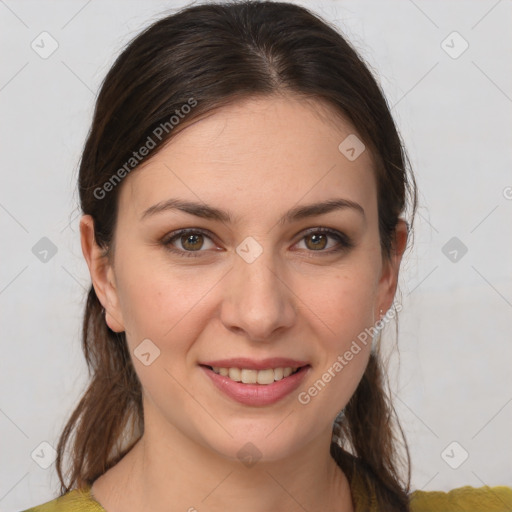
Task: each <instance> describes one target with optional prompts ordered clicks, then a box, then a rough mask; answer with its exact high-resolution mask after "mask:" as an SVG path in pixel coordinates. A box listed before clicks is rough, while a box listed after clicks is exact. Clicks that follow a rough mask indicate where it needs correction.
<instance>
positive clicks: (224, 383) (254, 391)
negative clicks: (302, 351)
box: [200, 365, 311, 406]
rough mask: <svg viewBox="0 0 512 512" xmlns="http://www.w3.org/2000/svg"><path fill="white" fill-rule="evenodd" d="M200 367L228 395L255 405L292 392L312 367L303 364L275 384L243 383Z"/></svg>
mask: <svg viewBox="0 0 512 512" xmlns="http://www.w3.org/2000/svg"><path fill="white" fill-rule="evenodd" d="M200 368H201V369H202V370H203V371H204V372H205V373H206V375H208V377H210V379H211V380H212V382H213V383H214V384H215V386H217V388H218V389H220V391H222V392H223V393H225V394H226V395H227V396H229V397H230V398H232V399H233V400H236V401H237V402H239V403H241V404H245V405H253V406H255V405H270V404H274V403H276V402H278V401H279V400H281V399H283V398H284V397H285V396H287V395H289V394H290V393H292V392H293V391H294V390H296V389H297V388H298V387H299V386H300V384H301V383H302V381H303V380H304V377H305V376H306V374H307V373H308V371H309V369H310V368H311V367H310V366H309V365H308V366H303V367H302V368H301V369H300V370H299V371H298V372H296V373H294V374H293V375H290V376H288V377H284V378H282V379H281V380H277V381H275V382H274V383H273V384H243V383H242V382H235V381H234V380H231V379H230V378H229V377H224V376H223V375H219V374H218V373H215V372H214V371H213V370H211V369H210V368H208V367H206V366H200Z"/></svg>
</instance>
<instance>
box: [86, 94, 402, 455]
mask: <svg viewBox="0 0 512 512" xmlns="http://www.w3.org/2000/svg"><path fill="white" fill-rule="evenodd" d="M327 116H329V113H328V111H327V110H325V106H324V105H322V104H321V103H316V102H310V103H307V102H305V101H304V100H299V99H296V98H292V97H288V98H283V97H267V98H265V99H262V98H259V99H250V100H245V101H243V102H239V103H235V104H232V105H230V106H229V107H224V108H222V109H220V110H218V111H216V112H215V113H214V114H213V115H210V116H209V117H205V118H203V119H201V120H200V121H198V122H195V123H193V124H191V125H189V126H188V127H186V128H185V129H183V130H182V131H180V132H179V133H177V135H176V136H175V137H174V138H173V139H172V140H171V142H170V143H168V145H167V146H166V147H164V149H162V150H160V152H159V153H157V154H156V155H155V156H154V157H152V158H151V160H148V161H147V162H145V163H143V164H142V165H141V167H139V168H138V169H137V170H136V171H134V172H133V174H131V175H129V176H128V177H127V178H126V179H125V182H124V183H123V184H122V187H121V190H120V197H119V209H118V219H117V225H116V232H115V253H114V262H113V267H109V266H108V265H107V266H106V267H104V270H105V272H102V271H100V270H98V269H99V267H98V269H95V267H94V263H92V264H91V261H92V260H90V259H88V262H89V266H90V268H91V275H92V276H93V282H94V284H95V288H96V291H97V294H98V297H99V298H100V300H101V301H102V303H103V305H104V307H105V309H106V310H107V314H106V320H107V323H108V324H109V326H110V327H111V328H112V329H113V330H115V331H123V330H124V331H126V335H127V341H128V345H129V349H130V353H131V357H132V359H133V363H134V366H135V369H136V372H137V374H138V376H139V379H140V381H141V383H142V387H143V390H144V409H145V430H146V433H153V434H154V435H158V436H160V438H162V436H163V438H164V439H167V440H168V441H169V443H170V442H172V441H174V440H175V439H176V436H180V437H183V438H184V439H187V442H188V441H193V442H195V443H199V444H200V445H201V446H203V447H209V448H211V449H212V450H214V451H215V452H218V453H220V454H222V455H223V456H226V457H232V458H236V457H238V458H240V457H241V456H242V455H241V454H242V453H245V452H247V451H249V452H251V451H252V452H253V453H249V456H252V457H253V458H254V457H261V458H262V459H267V460H275V459H279V458H282V457H285V456H287V455H290V454H292V453H293V452H296V451H298V450H300V449H301V448H303V447H305V446H306V445H307V444H308V443H311V442H313V441H314V440H318V439H320V438H322V439H323V440H324V441H325V442H330V435H331V431H332V422H333V420H334V419H335V417H336V415H337V414H338V413H339V411H340V410H341V409H342V408H343V407H344V406H345V405H346V403H347V402H348V400H349V398H350V397H351V395H352V394H353V393H354V391H355V389H356V387H357V385H358V383H359V381H360V379H361V377H362V375H363V372H364V369H365V366H366V364H367V361H368V357H369V353H370V349H371V338H367V340H366V344H365V343H362V342H361V341H360V340H361V339H362V338H361V336H360V335H361V333H363V332H364V331H365V328H370V327H372V326H373V325H374V323H375V322H376V321H377V320H378V318H379V317H378V313H379V310H380V309H381V308H382V309H383V311H384V312H385V311H387V309H388V308H389V307H390V306H391V303H392V301H393V297H394V292H395V288H396V279H397V274H398V265H399V256H397V257H396V258H395V259H394V260H391V263H387V262H386V261H383V260H382V255H381V247H380V240H379V232H378V222H377V221H378V218H377V195H376V184H375V179H374V174H373V170H372V160H371V156H370V154H369V151H367V150H363V151H362V153H361V154H360V155H359V156H358V157H357V158H355V159H354V156H357V153H358V152H359V151H360V150H361V147H360V146H357V147H356V146H354V147H355V151H354V152H352V151H351V150H350V147H351V144H349V142H350V141H352V142H353V141H354V139H353V137H352V138H351V139H348V141H347V142H345V143H344V144H345V145H342V149H343V152H342V151H341V150H340V149H339V146H340V143H342V141H344V140H345V139H346V138H347V137H348V136H350V135H352V136H353V135H354V130H353V129H352V128H351V126H350V125H349V124H346V123H343V122H342V121H340V120H338V119H336V121H334V120H333V119H334V116H333V115H332V113H331V115H330V119H331V120H328V119H327ZM347 144H348V146H349V147H348V148H347V147H345V146H347ZM346 155H348V156H350V158H347V156H346ZM104 200H108V197H107V198H105V199H104ZM171 200H172V201H175V204H174V207H172V204H171V203H170V201H171ZM333 201H340V204H343V203H341V202H342V201H346V202H350V203H348V205H346V206H345V207H342V206H339V207H336V208H334V207H333V208H323V207H322V206H321V205H323V204H324V205H325V204H327V203H328V202H333ZM185 203H187V204H188V206H184V207H183V208H181V207H180V206H179V205H180V204H182V205H184V204H185ZM192 203H193V204H194V206H193V208H191V204H192ZM166 205H167V207H166ZM313 205H316V208H311V207H312V206H313ZM353 205H356V206H353ZM185 210H188V211H185ZM192 210H193V211H195V214H194V213H192ZM219 212H222V218H221V214H220V213H219ZM86 224H87V220H86V219H85V218H84V222H83V225H84V226H86ZM182 229H187V230H189V232H188V233H186V234H183V233H181V234H177V232H178V230H182ZM321 230H327V231H325V232H322V231H321ZM86 232H87V230H86V229H83V231H82V236H83V243H86V242H84V237H86V236H87V235H86ZM338 237H339V238H338ZM346 242H348V245H345V244H346ZM84 247H85V246H84ZM84 252H86V250H85V249H84ZM354 342H355V343H356V345H354ZM356 346H357V347H359V350H357V348H356ZM347 351H348V352H351V353H352V357H350V356H346V353H347ZM239 358H243V359H245V361H221V360H230V359H239ZM273 358H284V359H289V360H291V361H279V360H274V361H272V360H271V359H273ZM265 360H269V361H265ZM212 362H219V364H218V366H219V367H221V368H229V367H231V368H232V369H231V370H217V371H218V372H220V373H219V374H217V373H215V372H214V371H212V370H211V369H208V368H207V367H206V366H204V365H208V364H209V363H212ZM336 363H338V364H336ZM295 366H298V367H304V368H302V370H300V371H299V372H298V373H297V374H295V376H294V375H291V376H288V377H284V376H283V371H282V370H280V369H279V368H285V367H295ZM233 368H239V369H240V368H244V369H245V371H243V372H237V370H234V369H233ZM255 368H264V369H267V370H271V369H277V370H275V371H273V372H271V371H265V372H260V373H257V372H256V370H255ZM288 371H289V370H288ZM285 372H286V371H285ZM225 373H228V375H227V376H226V375H224V374H225ZM286 374H287V373H284V375H286ZM230 377H233V379H235V380H233V379H231V378H230ZM239 378H242V379H243V380H245V381H248V382H249V383H247V382H246V383H244V382H236V379H239ZM254 379H256V380H258V379H259V380H260V381H261V382H271V381H272V382H273V384H264V383H262V384H259V383H250V382H251V381H252V382H254ZM248 442H250V443H252V445H247V444H246V443H248ZM240 450H242V451H241V452H240ZM244 450H245V452H244Z"/></svg>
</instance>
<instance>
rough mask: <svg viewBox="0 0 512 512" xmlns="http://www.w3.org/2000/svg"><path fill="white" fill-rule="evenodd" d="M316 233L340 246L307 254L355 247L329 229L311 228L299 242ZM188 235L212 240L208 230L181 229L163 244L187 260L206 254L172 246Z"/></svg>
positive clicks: (340, 234)
mask: <svg viewBox="0 0 512 512" xmlns="http://www.w3.org/2000/svg"><path fill="white" fill-rule="evenodd" d="M316 233H321V234H325V235H329V236H331V237H332V238H334V239H336V241H337V242H338V244H339V245H338V247H337V248H336V249H331V250H329V251H324V250H321V251H307V252H311V253H315V252H317V253H319V254H333V253H337V252H341V251H346V250H349V249H351V248H352V247H354V243H353V242H352V240H351V239H350V238H349V237H348V236H347V235H345V234H344V233H340V232H339V231H335V230H332V229H329V228H311V229H309V230H307V231H306V232H305V233H304V235H303V237H302V238H301V239H300V240H299V242H300V241H301V240H303V239H304V238H306V236H308V235H312V234H316ZM187 234H201V235H205V236H207V237H208V238H209V239H210V240H212V235H211V234H210V232H209V231H206V230H204V229H200V228H197V229H191V228H188V229H180V230H178V231H174V232H173V233H170V234H169V235H168V236H166V237H164V238H163V239H162V244H163V245H164V246H165V247H166V249H167V250H169V251H171V252H172V253H174V254H177V255H178V256H183V257H185V258H197V257H199V256H200V253H202V252H205V251H202V250H199V251H183V250H181V249H176V248H174V247H173V246H172V243H173V242H174V241H175V240H176V239H177V238H179V237H181V236H183V235H187ZM212 241H213V240H212Z"/></svg>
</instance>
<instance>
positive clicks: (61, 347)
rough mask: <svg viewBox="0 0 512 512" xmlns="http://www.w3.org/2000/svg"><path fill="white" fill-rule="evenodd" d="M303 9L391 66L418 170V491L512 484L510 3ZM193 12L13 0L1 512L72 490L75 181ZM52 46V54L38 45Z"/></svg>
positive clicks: (8, 19) (414, 372)
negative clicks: (151, 27) (127, 72)
mask: <svg viewBox="0 0 512 512" xmlns="http://www.w3.org/2000/svg"><path fill="white" fill-rule="evenodd" d="M297 3H301V4H303V5H307V6H309V7H311V8H312V9H314V10H315V11H317V12H318V13H319V14H321V15H323V16H324V17H325V18H327V19H329V20H332V21H334V22H335V23H336V25H337V26H338V27H339V28H340V29H342V30H343V31H344V33H345V34H346V36H347V37H348V38H349V39H350V40H351V41H352V43H353V44H354V45H355V46H356V48H357V49H358V50H359V51H360V52H361V54H362V55H363V57H364V58H365V59H366V60H367V61H368V63H369V64H370V65H371V66H372V68H373V69H374V71H375V72H376V73H377V75H378V80H379V81H380V83H381V84H382V87H383V88H384V91H385V93H386V95H387V97H388V100H389V103H390V105H391V106H392V112H393V115H394V117H395V119H396V122H397V124H398V126H399V129H400V131H401V133H402V136H403V138H404V140H405V143H406V146H407V148H408V151H409V154H410V156H411V160H412V164H413V167H414V171H415V173H416V177H417V180H418V185H419V189H420V208H419V211H418V216H417V224H416V234H415V240H414V242H415V246H414V248H413V249H412V251H408V252H407V253H406V256H405V259H406V261H405V262H404V265H403V268H402V274H401V284H400V288H401V299H400V296H399V297H398V298H397V301H398V302H401V304H403V308H404V309H403V311H402V313H401V315H400V334H399V350H400V367H398V366H397V363H398V361H397V357H396V354H395V355H394V356H393V357H392V360H391V367H390V376H391V383H392V386H393V390H394V398H395V406H396V409H397V411H398V414H399V417H400V419H401V422H402V425H403V427H404V429H405V432H406V435H407V438H408V441H409V446H410V449H411V455H412V461H413V467H412V488H413V489H416V488H419V489H424V490H448V489H451V488H454V487H459V486H463V485H471V486H474V487H479V486H482V485H512V467H511V466H510V458H511V454H512V438H511V436H510V426H511V424H512V421H511V420H512V386H511V384H512V377H511V370H510V365H511V361H512V343H511V341H512V340H511V336H510V332H511V319H512V314H511V313H512V286H511V285H512V279H511V275H512V272H511V267H512V244H511V236H510V234H511V233H512V229H511V228H512V200H511V198H512V175H511V172H510V170H511V149H510V148H511V145H510V142H511V131H512V125H511V123H510V118H511V117H510V114H511V111H512V99H511V98H512V70H511V68H510V55H512V30H511V22H510V20H512V5H511V2H510V1H508V2H507V1H494V0H492V1H475V2H473V1H459V0H457V1H453V0H452V1H446V0H443V1H429V2H426V1H422V2H420V1H419V0H418V1H412V0H400V1H360V0H358V1H324V2H297ZM182 5H185V2H171V1H167V2H162V1H161V2H157V1H150V2H144V3H142V2H140V1H138V2H127V1H123V2H121V1H105V0H103V1H101V2H100V1H99V0H93V1H59V2H50V1H40V0H38V1H33V2H29V1H18V2H15V1H13V0H5V1H2V0H0V34H1V36H0V37H1V43H2V46H1V48H2V50H1V52H2V66H1V69H0V109H1V116H2V124H1V125H0V140H1V143H2V148H1V149H2V151H1V155H2V166H1V187H0V227H1V233H2V244H1V249H0V250H1V265H0V315H1V318H0V322H1V326H2V332H1V344H2V345H1V347H2V357H0V365H1V367H0V378H1V387H0V389H1V396H0V429H1V435H0V444H1V446H0V453H1V459H0V460H1V467H0V509H1V510H2V511H7V512H10V511H12V512H17V511H19V510H23V509H25V508H28V507H29V506H33V505H35V504H39V503H42V502H45V501H48V500H50V499H53V498H54V497H55V496H56V495H57V487H58V479H57V475H56V472H55V465H54V464H53V463H52V462H53V459H52V449H51V446H54V447H55V446H56V443H57V439H58V435H59V433H60V430H61V429H62V427H63V426H64V422H65V420H66V419H67V417H68V415H69V414H70V412H71V410H72V408H73V407H74V405H75V404H76V403H77V400H78V398H79V397H80V396H81V393H82V392H83V391H84V386H85V384H86V381H87V372H86V367H85V362H84V361H83V357H82V353H81V347H80V328H81V316H82V310H83V301H84V297H85V290H86V287H87V286H88V284H89V282H90V281H89V274H88V270H87V266H86V264H85V261H84V260H83V257H82V253H81V249H80V243H79V235H78V219H79V209H78V207H77V204H78V203H77V194H76V191H75V183H76V172H77V164H78V160H79V157H80V151H81V148H82V145H83V143H84V140H85V136H86V133H87V131H88V128H89V123H90V120H91V116H92V110H93V105H94V99H95V94H96V91H97V89H98V86H99V84H100V81H101V80H102V79H103V77H104V75H105V73H106V72H107V71H108V69H109V66H110V65H111V64H112V63H113V60H114V58H115V57H116V56H117V55H118V53H119V52H120V50H121V48H122V46H123V45H124V44H125V43H126V42H127V41H128V40H129V39H131V38H132V37H133V36H135V35H136V34H137V33H138V32H140V30H141V29H142V28H143V27H145V26H147V25H148V24H149V23H150V22H152V21H154V20H156V19H157V18H158V17H159V16H160V15H161V14H162V13H163V12H164V11H166V10H168V9H172V8H177V7H180V6H182ZM44 31H46V32H48V33H49V34H50V35H51V36H41V35H40V34H41V33H42V32H44ZM454 31H456V32H458V33H459V34H460V36H458V35H454V34H452V33H453V32H454ZM42 38H45V39H42ZM52 39H53V40H55V41H56V42H57V44H58V48H57V49H56V51H55V52H54V53H53V54H51V55H50V56H48V57H47V58H42V57H41V56H40V54H39V53H37V52H36V51H35V50H34V49H33V48H32V47H31V44H33V45H34V46H36V45H38V46H36V48H37V49H38V51H39V52H43V51H47V52H48V51H49V50H51V44H55V43H52ZM443 41H445V42H444V43H443ZM465 41H467V44H469V47H468V48H467V49H466V51H464V52H463V53H461V51H462V50H463V49H464V47H465ZM33 42H34V43H33ZM43 45H44V48H43ZM459 54H460V55H459ZM43 237H47V238H48V239H49V240H51V242H52V244H54V246H55V249H56V250H57V252H56V253H55V254H54V255H52V253H51V251H50V252H49V253H48V254H46V256H45V255H44V253H41V252H40V251H41V248H40V245H36V244H43V246H44V244H48V242H47V241H43V242H40V240H41V239H42V238H43ZM453 237H456V240H452V241H451V242H449V241H450V240H451V239H452V238H453ZM447 243H448V245H446V244H447ZM462 244H463V245H464V246H465V247H466V248H467V252H466V253H465V254H463V246H462ZM34 246H35V247H36V248H35V249H34V250H33V248H34ZM454 250H455V251H456V256H457V259H456V261H453V259H454V256H455V253H454V252H453V251H454ZM450 252H451V253H450ZM41 258H42V259H43V260H44V259H45V258H46V260H47V261H41ZM393 332H394V327H393V325H391V326H390V327H387V328H386V331H385V339H386V340H387V343H388V344H389V345H391V344H392V341H393ZM454 442H455V443H456V444H452V443H454ZM41 443H46V444H42V445H41ZM50 445H51V446H50ZM466 452H467V454H468V458H467V459H466V460H464V458H465V456H466ZM31 454H34V458H32V456H31ZM37 454H39V457H38V456H37ZM36 461H37V462H36ZM41 465H42V466H48V467H47V469H44V468H43V467H41Z"/></svg>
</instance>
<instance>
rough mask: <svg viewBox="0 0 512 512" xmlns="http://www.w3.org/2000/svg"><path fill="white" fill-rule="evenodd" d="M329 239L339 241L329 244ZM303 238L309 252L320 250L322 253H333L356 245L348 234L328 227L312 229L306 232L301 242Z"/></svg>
mask: <svg viewBox="0 0 512 512" xmlns="http://www.w3.org/2000/svg"><path fill="white" fill-rule="evenodd" d="M329 239H331V240H334V241H335V242H337V243H334V244H331V245H330V246H329V245H328V244H329ZM303 240H304V245H305V247H306V249H307V250H308V251H307V252H318V253H321V254H331V253H335V252H338V251H343V250H348V249H350V248H352V247H354V243H353V242H352V240H351V239H350V238H349V237H348V236H347V235H345V234H344V233H340V232H339V231H334V230H332V229H327V228H314V229H311V230H310V231H309V232H307V233H306V234H305V236H304V237H303V238H302V240H301V242H302V241H303ZM326 249H327V250H326ZM329 249H331V250H329Z"/></svg>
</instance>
